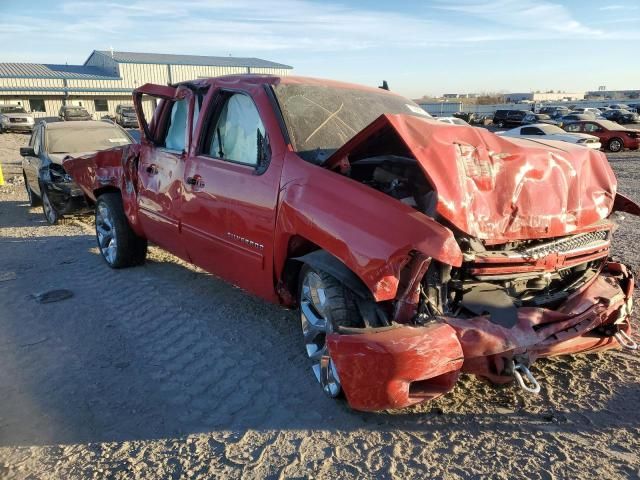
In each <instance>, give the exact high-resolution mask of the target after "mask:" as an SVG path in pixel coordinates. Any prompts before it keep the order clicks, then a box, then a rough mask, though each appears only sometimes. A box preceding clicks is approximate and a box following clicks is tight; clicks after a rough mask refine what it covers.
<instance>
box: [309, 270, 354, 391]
mask: <svg viewBox="0 0 640 480" xmlns="http://www.w3.org/2000/svg"><path fill="white" fill-rule="evenodd" d="M298 300H299V306H300V322H301V325H302V336H303V339H304V343H305V348H306V351H307V356H308V357H309V359H310V360H311V362H312V364H311V369H312V370H313V373H314V375H315V377H316V380H318V382H319V383H320V386H321V387H322V390H323V391H324V393H326V394H327V395H328V396H329V397H337V396H339V395H340V393H341V392H342V386H341V384H340V377H339V376H338V371H337V369H336V366H335V364H334V362H333V360H332V359H331V356H330V355H329V350H328V348H327V337H328V335H329V334H331V333H333V332H335V331H336V330H337V328H338V327H339V326H349V327H357V326H361V325H360V323H361V322H360V321H359V315H358V311H357V307H356V304H355V302H354V300H353V294H352V293H351V291H350V290H348V289H347V288H346V287H345V286H344V285H343V284H342V283H340V282H339V281H338V280H337V279H335V278H334V277H332V276H331V275H329V274H327V273H325V272H323V271H321V270H316V269H313V268H311V267H310V266H308V265H304V266H303V267H302V270H301V272H300V283H299V288H298Z"/></svg>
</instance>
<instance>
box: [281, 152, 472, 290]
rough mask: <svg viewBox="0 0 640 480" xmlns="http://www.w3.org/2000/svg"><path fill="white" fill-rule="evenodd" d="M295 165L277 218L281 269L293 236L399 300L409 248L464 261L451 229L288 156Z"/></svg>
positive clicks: (447, 260) (457, 262) (453, 261)
mask: <svg viewBox="0 0 640 480" xmlns="http://www.w3.org/2000/svg"><path fill="white" fill-rule="evenodd" d="M290 158H291V157H290ZM291 163H294V164H295V165H294V167H293V168H294V169H295V170H296V172H295V173H296V175H300V176H299V177H298V178H297V179H296V180H295V181H292V182H290V183H288V184H286V185H285V187H284V188H283V189H282V191H281V193H280V198H279V209H278V217H277V221H276V245H279V246H280V248H276V258H275V262H276V268H277V269H279V270H277V271H278V272H281V271H282V268H283V266H284V263H285V262H286V260H287V258H286V256H287V251H286V248H284V246H286V245H288V243H289V239H290V238H291V237H293V236H295V235H298V236H301V237H304V238H305V239H307V240H308V241H310V242H313V243H314V244H315V245H318V246H319V247H320V248H322V249H323V250H326V251H327V252H329V253H331V254H332V255H333V256H334V257H336V258H338V259H339V260H340V261H341V262H343V263H344V264H345V265H346V266H347V267H348V268H349V269H350V270H351V271H352V272H354V273H355V274H356V275H357V276H358V277H359V278H360V279H361V280H362V282H363V283H364V284H365V285H366V286H367V287H368V288H369V290H370V291H371V293H372V294H373V296H374V298H375V300H376V301H383V300H391V299H393V298H395V296H396V293H397V290H398V283H399V276H400V270H401V269H402V267H403V266H404V265H405V264H406V262H407V261H408V255H409V253H410V252H411V251H418V252H421V253H423V254H424V255H426V256H428V257H431V258H434V259H436V260H438V261H440V262H442V263H445V264H448V265H452V266H460V265H461V263H462V253H461V251H460V247H459V246H458V244H457V242H456V240H455V238H454V236H453V232H451V230H449V229H448V228H446V227H444V226H442V225H440V224H439V223H438V222H436V221H435V220H433V219H431V218H429V217H427V216H426V215H424V214H422V213H420V212H418V211H416V210H414V209H413V208H411V207H409V206H407V205H405V204H403V203H402V202H400V201H398V200H395V199H393V198H391V197H389V196H387V195H385V194H383V193H381V192H378V191H376V190H374V189H372V188H370V187H367V186H365V185H361V184H359V183H357V182H355V181H353V180H351V179H349V178H346V177H343V176H341V175H340V174H338V173H335V172H331V171H329V170H326V169H324V168H321V167H317V166H314V165H311V164H308V163H306V162H304V161H302V160H300V159H298V158H297V157H296V158H294V159H291V160H289V164H291ZM285 168H287V169H291V168H292V167H291V165H289V166H286V167H285ZM287 173H290V171H289V172H285V174H287ZM285 176H286V175H285Z"/></svg>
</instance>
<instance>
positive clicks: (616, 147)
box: [608, 138, 624, 152]
mask: <svg viewBox="0 0 640 480" xmlns="http://www.w3.org/2000/svg"><path fill="white" fill-rule="evenodd" d="M623 147H624V143H622V140H620V139H619V138H612V139H611V140H609V145H608V148H609V151H610V152H619V151H620V150H622V148H623Z"/></svg>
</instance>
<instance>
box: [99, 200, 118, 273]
mask: <svg viewBox="0 0 640 480" xmlns="http://www.w3.org/2000/svg"><path fill="white" fill-rule="evenodd" d="M96 236H97V237H98V247H99V248H100V253H102V256H103V257H104V259H105V260H106V261H107V263H108V264H109V265H113V262H115V260H116V254H117V251H118V241H117V239H116V229H115V227H114V225H113V218H112V217H111V212H110V211H109V208H108V207H107V206H106V205H105V204H104V203H102V202H100V203H99V204H98V208H96Z"/></svg>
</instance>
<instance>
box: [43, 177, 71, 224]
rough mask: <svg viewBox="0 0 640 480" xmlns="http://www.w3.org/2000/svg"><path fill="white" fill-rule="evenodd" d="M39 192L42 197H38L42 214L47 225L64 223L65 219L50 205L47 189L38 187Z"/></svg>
mask: <svg viewBox="0 0 640 480" xmlns="http://www.w3.org/2000/svg"><path fill="white" fill-rule="evenodd" d="M40 192H41V193H42V196H41V197H40V198H41V200H42V213H43V214H44V218H45V220H46V221H47V223H48V224H49V225H58V223H66V219H64V218H63V216H62V215H61V214H60V212H58V210H56V207H55V206H54V205H53V204H52V203H51V200H50V199H49V194H48V193H47V189H46V188H45V187H44V186H43V185H40Z"/></svg>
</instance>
